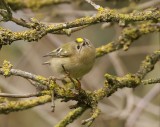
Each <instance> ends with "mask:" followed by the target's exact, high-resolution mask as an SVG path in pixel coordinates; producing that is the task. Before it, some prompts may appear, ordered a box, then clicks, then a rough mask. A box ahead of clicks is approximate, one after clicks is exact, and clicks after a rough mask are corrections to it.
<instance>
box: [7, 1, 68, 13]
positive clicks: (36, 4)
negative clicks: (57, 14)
mask: <svg viewBox="0 0 160 127" xmlns="http://www.w3.org/2000/svg"><path fill="white" fill-rule="evenodd" d="M6 2H7V3H8V5H9V6H10V7H11V8H12V10H14V11H16V10H21V9H25V8H30V9H32V10H37V9H40V8H42V7H45V6H47V7H48V6H51V5H57V4H63V3H70V2H71V1H70V0H25V1H24V0H6Z"/></svg>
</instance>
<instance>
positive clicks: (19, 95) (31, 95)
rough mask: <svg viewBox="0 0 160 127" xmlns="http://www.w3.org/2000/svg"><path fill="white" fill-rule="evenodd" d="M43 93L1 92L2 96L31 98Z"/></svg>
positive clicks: (0, 95)
mask: <svg viewBox="0 0 160 127" xmlns="http://www.w3.org/2000/svg"><path fill="white" fill-rule="evenodd" d="M40 95H41V93H28V94H8V93H0V97H10V98H29V97H37V96H40Z"/></svg>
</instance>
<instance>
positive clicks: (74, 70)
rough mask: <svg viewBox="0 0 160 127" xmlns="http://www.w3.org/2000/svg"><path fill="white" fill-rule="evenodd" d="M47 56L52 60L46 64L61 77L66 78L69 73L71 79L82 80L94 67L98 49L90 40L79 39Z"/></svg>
mask: <svg viewBox="0 0 160 127" xmlns="http://www.w3.org/2000/svg"><path fill="white" fill-rule="evenodd" d="M45 56H51V59H50V60H49V61H47V62H45V63H44V64H49V65H50V66H51V68H52V70H53V71H54V72H55V73H56V74H58V75H59V76H62V77H63V76H66V72H68V73H69V75H70V76H71V77H74V78H81V77H82V76H83V75H85V74H86V73H88V72H89V71H90V70H91V68H92V67H93V64H94V62H95V56H96V49H95V47H94V45H93V44H92V43H91V42H90V41H89V40H88V39H86V38H77V39H76V40H75V41H72V42H69V43H65V44H63V45H62V46H61V47H59V48H57V49H55V50H53V51H51V52H49V53H48V54H46V55H45Z"/></svg>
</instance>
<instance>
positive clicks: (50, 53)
mask: <svg viewBox="0 0 160 127" xmlns="http://www.w3.org/2000/svg"><path fill="white" fill-rule="evenodd" d="M47 56H53V51H51V52H49V53H47V54H46V55H44V56H43V57H47Z"/></svg>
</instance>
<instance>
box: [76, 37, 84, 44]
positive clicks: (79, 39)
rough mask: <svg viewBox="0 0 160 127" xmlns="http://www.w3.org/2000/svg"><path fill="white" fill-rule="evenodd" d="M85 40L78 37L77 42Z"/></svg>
mask: <svg viewBox="0 0 160 127" xmlns="http://www.w3.org/2000/svg"><path fill="white" fill-rule="evenodd" d="M83 41H84V39H83V38H77V39H76V42H77V43H82V42H83Z"/></svg>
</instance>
